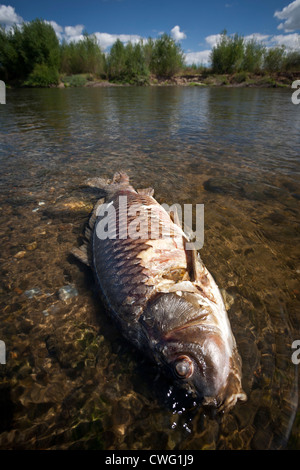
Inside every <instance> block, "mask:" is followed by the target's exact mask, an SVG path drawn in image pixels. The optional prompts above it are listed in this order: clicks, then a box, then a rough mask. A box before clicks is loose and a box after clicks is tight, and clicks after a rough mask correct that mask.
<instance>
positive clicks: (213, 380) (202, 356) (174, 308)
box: [72, 172, 246, 411]
mask: <svg viewBox="0 0 300 470" xmlns="http://www.w3.org/2000/svg"><path fill="white" fill-rule="evenodd" d="M87 184H88V185H89V186H92V187H94V188H96V189H98V190H99V191H100V192H101V193H102V196H103V197H101V198H100V199H99V200H98V202H97V203H96V205H95V208H94V210H93V212H92V214H91V217H90V219H89V222H88V223H87V227H86V230H85V239H84V242H83V244H82V246H81V247H79V248H74V249H73V251H72V253H73V255H75V256H76V257H77V258H78V259H80V260H81V261H82V262H83V263H85V264H86V265H88V266H90V267H91V268H92V270H93V272H94V276H95V280H96V284H97V286H98V288H99V293H100V296H101V298H102V299H103V301H104V304H105V306H106V308H107V310H108V312H109V313H110V314H111V316H112V317H113V319H114V320H115V321H116V323H117V324H118V326H119V327H120V329H121V332H122V334H123V335H124V336H125V338H127V339H128V340H129V341H130V342H131V343H132V344H133V345H135V346H136V347H137V348H138V349H139V350H141V351H142V352H143V353H144V354H145V355H147V356H148V357H149V358H150V359H151V360H153V361H154V362H155V363H156V364H157V365H158V366H159V367H161V368H162V369H163V370H164V372H166V373H167V374H168V375H169V376H170V377H172V379H173V380H174V381H175V382H176V384H177V385H179V386H180V387H183V388H184V389H185V390H186V391H187V392H188V393H191V394H194V395H195V396H196V397H197V398H199V399H200V400H201V403H202V405H204V406H210V407H213V408H217V409H218V410H219V411H228V410H230V409H231V408H232V407H233V406H234V405H235V404H236V402H237V401H238V400H241V401H245V400H246V395H245V393H244V391H243V389H242V384H241V378H242V372H241V369H242V364H241V357H240V355H239V353H238V350H237V345H236V341H235V338H234V336H233V333H232V330H231V326H230V323H229V319H228V316H227V312H226V309H225V306H224V302H223V299H222V296H221V293H220V291H219V288H218V287H217V284H216V282H215V281H214V279H213V277H212V275H211V274H210V273H209V271H208V270H207V268H206V267H205V265H204V264H203V262H202V260H201V258H200V255H199V253H198V252H197V250H196V249H189V250H187V249H186V246H187V242H190V238H189V236H188V235H187V234H186V233H185V232H184V231H183V230H182V228H181V226H180V224H179V223H178V220H176V214H175V215H174V214H173V217H171V214H170V213H168V212H167V211H166V210H165V209H164V208H163V207H162V206H161V205H160V204H159V203H158V202H157V201H156V200H155V199H154V197H153V194H154V191H153V189H152V188H147V189H140V190H135V189H134V188H133V187H132V186H131V184H130V182H129V178H128V176H127V174H126V173H123V172H118V173H116V174H115V175H114V177H113V179H112V180H111V181H109V180H104V179H102V178H91V179H90V180H88V182H87ZM150 214H151V217H149V215H150ZM150 219H151V220H150ZM149 221H150V222H151V223H153V222H154V223H155V224H156V228H158V231H156V233H155V236H154V237H153V236H152V235H153V234H151V233H149V230H145V228H146V229H148V228H149V227H150V225H151V224H150V222H149ZM137 226H139V230H138V229H137ZM142 226H143V227H144V230H142V229H141V227H142ZM132 227H135V228H136V231H133V230H131V232H132V233H130V228H131V229H132ZM166 227H168V230H167V231H166V230H164V229H165V228H166ZM105 229H106V231H105ZM158 232H159V233H158ZM166 232H167V235H166ZM157 235H159V236H157Z"/></svg>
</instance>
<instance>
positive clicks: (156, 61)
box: [150, 34, 184, 78]
mask: <svg viewBox="0 0 300 470" xmlns="http://www.w3.org/2000/svg"><path fill="white" fill-rule="evenodd" d="M183 66H184V55H183V51H182V49H181V46H180V45H179V44H177V43H176V42H175V41H174V39H172V38H171V37H170V36H169V35H168V34H163V35H162V36H161V37H160V38H158V39H156V41H155V42H154V45H153V51H152V57H151V61H150V71H151V72H152V73H154V74H155V75H157V76H159V77H165V78H171V77H173V76H174V75H175V74H176V73H177V72H179V70H180V69H181V68H182V67H183Z"/></svg>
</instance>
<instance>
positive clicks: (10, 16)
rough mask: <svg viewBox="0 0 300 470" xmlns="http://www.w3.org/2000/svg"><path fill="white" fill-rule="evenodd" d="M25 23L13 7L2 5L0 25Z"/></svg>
mask: <svg viewBox="0 0 300 470" xmlns="http://www.w3.org/2000/svg"><path fill="white" fill-rule="evenodd" d="M20 23H23V18H22V17H21V16H20V15H17V13H16V11H15V9H14V8H13V7H11V6H9V5H8V6H6V5H0V24H4V25H5V26H12V25H13V24H20Z"/></svg>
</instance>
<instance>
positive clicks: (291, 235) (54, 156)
mask: <svg viewBox="0 0 300 470" xmlns="http://www.w3.org/2000/svg"><path fill="white" fill-rule="evenodd" d="M299 129H300V106H297V105H294V104H292V101H291V90H286V89H284V90H282V89H254V88H252V89H245V88H200V87H147V88H135V87H112V88H93V89H88V88H81V89H63V90H61V89H41V90H31V89H23V90H10V89H9V90H7V104H6V105H1V106H0V156H1V160H0V161H1V182H0V217H1V223H0V232H1V246H2V249H1V284H0V295H1V323H0V340H1V341H4V343H5V346H6V364H0V378H1V383H0V416H1V421H0V448H2V449H40V448H41V449H115V450H120V449H130V450H134V449H164V450H167V449H168V450H173V449H178V450H188V449H190V450H191V449H193V450H194V449H269V448H273V449H282V448H285V447H288V448H298V449H299V448H300V440H299V428H300V425H299V423H300V415H299V412H298V414H297V409H298V372H297V365H296V364H294V362H297V361H295V360H294V361H293V360H292V354H293V352H294V351H295V350H294V349H293V348H292V344H293V342H294V341H295V340H300V328H299V327H300V319H299V298H300V288H299V275H300V260H299V203H300V202H299V199H300V181H299V157H300V155H299V153H300V145H299V144H300V138H299ZM120 169H123V170H126V171H127V172H128V174H129V176H130V177H131V180H132V182H133V184H134V186H135V187H136V188H138V187H148V186H152V187H153V188H154V189H155V197H156V199H157V200H158V201H159V202H160V203H163V202H165V203H168V204H172V203H178V204H185V203H189V204H204V208H205V223H204V235H205V240H204V246H203V248H202V250H201V256H202V259H203V261H204V262H205V264H206V266H207V268H208V269H209V270H210V272H211V273H212V274H213V276H214V277H215V279H216V281H217V283H218V285H219V287H220V288H221V289H222V293H223V295H224V298H225V301H226V306H227V309H228V315H229V318H230V322H231V325H232V329H233V331H234V334H235V337H236V340H237V344H238V348H239V351H240V354H241V356H242V360H243V386H244V390H245V392H246V393H247V395H248V400H247V402H246V403H243V404H242V403H241V404H238V405H237V406H236V407H235V408H234V409H233V410H232V411H231V412H230V413H229V414H227V415H225V416H209V415H207V414H204V412H203V410H202V409H201V407H197V408H193V409H191V408H189V407H188V406H187V407H186V406H185V402H184V400H183V399H182V397H179V396H178V395H177V393H176V392H175V391H174V389H173V388H172V386H171V384H170V383H169V382H168V380H167V379H165V378H164V377H161V376H160V375H158V373H157V370H156V368H155V367H153V366H152V365H151V364H149V363H148V362H147V361H146V360H145V359H144V358H143V357H141V356H140V355H139V354H137V353H136V351H135V350H134V349H133V348H132V347H131V346H130V345H128V344H127V343H126V341H125V340H123V339H122V336H121V335H120V333H119V331H118V330H117V329H116V328H115V326H114V324H113V323H112V322H111V320H110V319H109V318H108V317H107V315H106V313H105V311H104V309H103V307H102V305H101V303H100V300H99V299H98V297H97V295H96V292H95V288H94V282H93V278H92V276H91V273H90V272H89V270H88V269H87V268H85V267H83V266H80V264H79V263H77V262H76V261H75V260H74V259H73V258H72V256H70V254H69V253H70V250H71V249H72V247H73V246H78V244H79V242H80V235H81V232H82V229H83V225H84V223H85V221H86V220H87V217H88V214H89V212H90V210H91V208H92V205H93V203H95V201H96V199H97V195H96V194H95V193H94V192H93V191H91V189H87V188H86V187H85V186H84V181H85V180H86V178H88V177H91V176H103V177H111V176H112V174H113V173H114V171H117V170H120ZM294 357H295V356H294ZM297 358H298V356H297V355H296V359H297ZM2 362H3V360H2Z"/></svg>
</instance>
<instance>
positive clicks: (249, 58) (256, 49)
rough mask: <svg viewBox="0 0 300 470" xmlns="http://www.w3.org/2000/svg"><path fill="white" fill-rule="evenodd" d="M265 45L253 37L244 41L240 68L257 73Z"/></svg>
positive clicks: (261, 62) (262, 58) (260, 65)
mask: <svg viewBox="0 0 300 470" xmlns="http://www.w3.org/2000/svg"><path fill="white" fill-rule="evenodd" d="M265 52H266V49H265V47H264V46H263V45H262V44H260V43H259V42H257V41H256V40H255V39H251V40H250V41H246V42H245V43H244V53H243V61H242V70H243V71H244V72H245V71H247V72H251V73H258V72H259V71H260V70H261V67H262V64H263V60H264V54H265Z"/></svg>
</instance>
